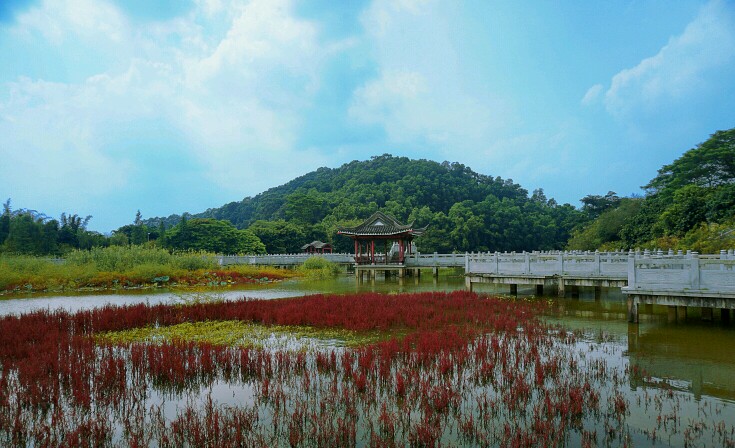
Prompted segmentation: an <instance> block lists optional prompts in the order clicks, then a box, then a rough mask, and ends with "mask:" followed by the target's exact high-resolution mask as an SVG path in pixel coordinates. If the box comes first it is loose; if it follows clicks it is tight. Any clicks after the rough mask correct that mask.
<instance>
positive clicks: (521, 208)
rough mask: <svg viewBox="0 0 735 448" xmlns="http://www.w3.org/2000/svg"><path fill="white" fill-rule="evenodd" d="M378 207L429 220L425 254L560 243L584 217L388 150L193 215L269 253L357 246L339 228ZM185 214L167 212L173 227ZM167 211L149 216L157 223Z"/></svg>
mask: <svg viewBox="0 0 735 448" xmlns="http://www.w3.org/2000/svg"><path fill="white" fill-rule="evenodd" d="M376 210H381V211H383V212H386V213H389V214H391V215H393V216H395V217H396V218H397V219H398V220H400V221H404V222H411V221H415V223H416V224H417V225H420V226H424V225H427V224H428V225H429V230H428V231H427V233H426V234H425V235H424V236H423V237H422V238H420V239H419V240H418V241H417V244H418V246H419V250H421V251H423V252H431V251H440V252H451V251H453V250H456V251H473V250H474V251H477V250H483V251H484V250H501V251H502V250H524V249H526V250H530V249H554V248H562V247H564V245H565V244H566V241H567V240H568V238H569V235H570V232H571V230H572V228H574V227H575V226H576V225H578V224H580V223H582V222H584V221H585V220H586V219H587V218H586V215H585V214H583V213H581V212H580V211H578V210H576V209H575V208H574V207H572V206H571V205H569V204H565V205H559V204H557V203H556V201H554V200H553V199H551V200H549V199H547V198H546V197H545V196H544V194H543V190H537V191H535V192H534V193H533V194H532V195H531V196H530V197H529V194H528V191H527V190H525V189H523V188H522V187H521V186H520V185H518V184H515V183H513V181H512V180H510V179H501V178H500V177H491V176H487V175H483V174H479V173H476V172H474V171H472V170H471V169H470V168H469V167H466V166H464V165H462V164H459V163H449V162H443V163H438V162H433V161H429V160H423V159H422V160H412V159H409V158H406V157H393V156H391V155H388V154H384V155H382V156H376V157H372V158H371V159H370V160H366V161H353V162H350V163H347V164H345V165H342V166H341V167H339V168H334V169H330V168H319V169H318V170H316V171H313V172H310V173H308V174H305V175H303V176H300V177H298V178H296V179H294V180H292V181H290V182H288V183H286V184H284V185H281V186H279V187H275V188H271V189H269V190H267V191H265V192H263V193H261V194H258V195H256V196H254V197H247V198H245V199H243V200H242V201H240V202H231V203H229V204H225V205H224V206H222V207H219V208H212V209H209V210H206V211H205V212H203V213H199V214H196V215H192V217H200V218H215V219H218V220H227V221H230V222H232V223H233V224H234V225H235V226H236V227H238V228H241V229H246V228H249V229H250V230H251V231H252V232H253V233H255V234H256V235H257V236H258V237H259V238H260V239H261V240H262V241H263V242H264V243H265V245H266V248H267V250H268V252H295V251H298V249H299V248H300V246H301V245H302V244H304V243H306V242H309V241H311V240H313V239H321V240H324V241H329V242H331V243H333V244H334V245H335V246H336V249H337V250H344V251H348V250H350V249H351V247H350V242H349V240H347V239H345V238H342V237H338V236H337V235H336V229H337V227H340V226H344V225H352V224H355V223H356V222H359V221H360V220H362V219H364V218H366V217H367V216H369V215H370V214H372V213H373V212H375V211H376ZM179 220H180V216H178V215H173V216H169V217H168V218H165V219H164V222H165V224H166V227H167V228H170V227H171V226H173V225H175V224H176V223H177V222H178V221H179ZM158 221H159V218H153V219H150V220H148V221H147V223H148V225H149V226H155V225H157V223H158Z"/></svg>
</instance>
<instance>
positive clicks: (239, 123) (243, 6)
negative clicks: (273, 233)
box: [0, 0, 351, 205]
mask: <svg viewBox="0 0 735 448" xmlns="http://www.w3.org/2000/svg"><path fill="white" fill-rule="evenodd" d="M225 12H226V14H225ZM207 27H214V28H224V31H223V32H222V33H221V35H220V36H221V37H220V38H218V39H214V40H213V38H212V35H213V34H212V33H211V30H210V29H207ZM30 33H33V34H38V35H40V36H42V38H43V39H44V40H45V42H46V43H47V44H48V45H49V46H51V47H58V46H60V45H63V44H65V43H68V42H71V41H77V40H79V39H82V38H83V39H84V40H85V43H84V45H85V46H87V47H88V48H89V49H90V52H92V53H94V52H104V53H106V54H110V55H111V65H110V66H109V67H108V68H107V69H104V70H102V71H92V72H90V73H89V74H88V76H87V77H86V79H83V80H81V81H74V82H47V81H44V80H31V79H21V80H17V81H15V82H11V83H9V84H8V85H7V86H8V90H7V93H8V95H6V96H7V98H8V99H7V100H2V99H0V135H4V136H8V137H4V139H3V141H2V142H0V157H2V158H3V160H4V161H7V163H3V168H2V169H1V170H0V172H2V177H3V180H2V182H1V183H0V186H3V185H9V186H11V187H12V188H13V189H16V190H18V189H19V190H28V191H30V190H32V189H34V188H37V187H36V186H35V185H34V184H37V180H38V179H40V178H44V179H48V182H49V183H51V184H54V185H57V186H58V187H56V188H55V191H56V193H57V194H60V195H64V196H65V197H66V198H67V199H69V198H73V197H74V196H75V195H77V196H79V195H90V196H93V197H102V196H104V195H105V194H107V193H109V192H111V191H115V190H121V189H125V188H126V187H128V186H129V183H130V182H131V179H132V178H133V177H132V176H133V174H134V173H135V172H136V170H138V169H139V168H141V165H142V164H144V163H146V162H145V158H140V157H141V154H138V153H135V151H132V152H130V153H126V152H124V151H121V150H120V146H121V142H120V141H111V139H112V138H119V139H122V140H126V139H125V138H124V136H125V135H126V132H127V131H128V129H127V126H129V125H130V126H136V124H135V123H139V122H161V123H164V125H165V126H166V127H170V128H172V129H174V131H172V132H174V133H178V134H179V136H181V137H182V140H183V141H184V142H185V144H183V145H182V144H181V141H178V142H175V143H171V145H179V146H178V147H173V146H172V147H169V148H165V149H167V150H169V151H178V152H179V153H180V154H181V157H182V158H186V159H194V160H198V161H199V163H200V165H201V167H202V169H203V171H204V174H203V175H204V177H205V178H208V179H210V180H211V181H212V182H214V183H216V184H218V185H220V186H221V187H222V188H223V189H225V190H229V191H231V192H236V193H237V194H238V195H239V194H242V193H243V191H248V190H250V189H254V188H261V189H264V188H267V187H270V186H272V185H273V183H274V182H280V181H286V180H288V179H289V178H291V177H294V176H296V175H300V174H303V172H304V171H306V170H308V169H311V168H315V167H316V166H315V164H325V163H326V160H325V159H324V157H323V156H320V154H319V151H318V150H316V149H315V150H309V151H302V150H301V149H300V148H297V147H296V140H297V137H298V133H299V131H300V129H301V126H302V123H301V120H302V116H301V112H302V111H303V109H304V108H306V107H308V106H309V104H310V102H311V101H312V97H313V93H314V91H315V90H316V88H317V87H318V85H319V72H320V70H321V67H322V65H323V64H324V62H325V60H326V59H328V58H330V57H332V56H333V55H335V54H337V53H339V52H341V51H344V49H345V48H348V47H349V45H351V44H350V43H349V42H326V43H321V42H319V35H318V29H317V27H316V26H315V25H314V24H313V23H311V22H309V21H307V20H302V19H299V18H297V17H295V14H294V13H293V11H292V5H291V1H289V0H253V1H250V2H248V3H243V2H239V1H235V2H232V3H229V2H222V1H213V0H202V1H200V2H198V4H197V6H196V8H195V9H194V11H193V12H191V13H190V14H189V15H187V16H184V17H178V18H175V19H172V20H170V21H167V22H152V23H144V24H133V23H131V22H129V21H128V20H127V18H126V17H125V16H124V15H123V14H122V13H121V12H120V11H119V10H118V9H117V8H116V7H115V6H114V5H112V4H111V3H108V2H106V1H104V0H94V1H93V0H65V1H51V0H48V1H45V2H44V3H42V4H41V5H39V6H37V7H34V8H32V9H31V10H29V11H28V12H27V13H26V14H24V15H22V16H21V17H19V19H18V24H17V25H16V26H15V28H14V29H13V31H12V34H13V35H14V36H15V37H18V36H20V37H21V40H22V39H23V38H24V37H23V35H24V34H25V35H26V36H27V35H29V34H30ZM215 35H216V33H215ZM52 51H53V50H52ZM87 62H88V61H84V60H82V61H67V63H78V64H79V65H80V67H84V66H85V64H86V63H87ZM2 97H3V96H2V95H0V98H2ZM130 131H131V132H134V131H135V128H131V129H130ZM111 144H112V145H111ZM122 145H123V146H124V145H125V142H123V143H122ZM115 146H117V147H116V148H115ZM155 150H156V149H154V148H147V149H139V150H137V151H139V152H140V151H142V152H145V151H155ZM28 173H33V175H29V174H28ZM36 176H37V177H36ZM34 177H35V178H34ZM70 179H76V181H70ZM151 182H154V180H153V179H151ZM80 185H81V186H82V187H83V188H80ZM45 188H47V187H45ZM251 191H252V190H251ZM254 192H256V193H257V192H258V190H256V191H254ZM212 205H216V204H212Z"/></svg>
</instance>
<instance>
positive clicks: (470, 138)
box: [0, 0, 735, 232]
mask: <svg viewBox="0 0 735 448" xmlns="http://www.w3.org/2000/svg"><path fill="white" fill-rule="evenodd" d="M733 80H735V1H734V0H712V1H703V0H677V1H675V2H672V1H669V0H651V1H645V0H628V1H615V2H610V1H603V0H599V1H597V0H591V1H587V2H579V1H560V2H548V1H542V0H539V1H528V2H517V1H514V0H507V1H505V0H476V1H469V0H468V1H466V2H455V1H448V0H447V1H434V0H355V1H339V2H334V1H331V0H324V1H311V0H309V1H306V0H252V1H230V0H194V1H190V2H186V1H183V0H167V1H160V2H150V1H147V0H130V1H123V0H120V1H113V0H14V1H13V0H11V1H8V0H3V1H2V2H0V160H2V163H1V164H0V199H2V200H3V201H4V200H5V199H6V198H11V199H12V201H13V205H14V206H15V207H24V208H31V209H36V210H39V211H43V212H45V213H47V214H48V215H50V216H54V217H58V215H59V214H61V212H67V213H77V214H79V215H82V216H84V215H92V216H93V219H92V221H91V223H90V228H92V229H95V230H99V231H102V232H108V231H110V230H113V229H115V228H117V227H119V226H121V225H124V224H127V223H130V222H132V220H133V218H134V216H135V212H136V210H138V209H140V210H141V212H142V214H143V216H144V217H152V216H166V215H169V214H171V213H181V212H183V211H189V212H199V211H203V210H205V209H207V208H209V207H218V206H220V205H222V204H224V203H226V202H230V201H237V200H241V199H242V198H243V197H245V196H253V195H256V194H258V193H260V192H262V191H264V190H266V189H267V188H270V187H273V186H277V185H280V184H283V183H285V182H287V181H288V180H290V179H292V178H294V177H296V176H299V175H302V174H304V173H307V172H309V171H311V170H314V169H316V168H318V167H320V166H327V167H333V168H334V167H338V166H340V165H341V164H343V163H345V162H349V161H351V160H364V159H367V158H369V157H370V156H373V155H380V154H383V153H391V154H394V155H402V156H408V157H411V158H426V159H431V160H436V161H439V162H441V161H444V160H448V161H452V162H460V163H464V164H465V165H468V166H470V167H471V168H473V169H474V170H475V171H478V172H480V173H483V174H488V175H492V176H501V177H503V178H512V179H513V180H514V181H515V182H517V183H520V184H521V185H522V186H523V187H525V188H526V189H528V190H529V191H532V190H533V189H535V188H543V189H544V190H545V192H546V194H547V196H549V197H554V198H556V199H557V200H558V201H560V202H570V203H572V204H574V205H579V202H578V201H579V199H580V198H582V197H584V196H585V195H587V194H605V193H606V192H607V191H608V190H614V191H616V192H617V193H618V194H621V195H629V194H632V193H640V192H641V191H640V189H639V187H640V186H641V185H643V184H645V183H647V181H648V180H650V179H651V178H652V177H653V176H655V174H656V170H657V169H658V168H660V167H661V166H662V165H663V164H666V163H670V162H671V161H673V160H674V159H675V158H677V157H679V156H680V155H681V154H682V153H683V152H684V151H686V150H687V149H690V148H692V147H694V146H695V145H696V144H697V143H700V142H702V141H704V140H706V139H707V138H708V136H709V135H710V134H712V133H714V132H715V131H717V130H721V129H730V128H732V127H735V82H734V81H733Z"/></svg>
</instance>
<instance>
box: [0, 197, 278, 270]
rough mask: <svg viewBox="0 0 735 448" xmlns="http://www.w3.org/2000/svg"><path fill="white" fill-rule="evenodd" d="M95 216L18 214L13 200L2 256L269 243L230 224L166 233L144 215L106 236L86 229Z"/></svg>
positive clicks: (192, 222) (0, 220)
mask: <svg viewBox="0 0 735 448" xmlns="http://www.w3.org/2000/svg"><path fill="white" fill-rule="evenodd" d="M91 218H92V217H91V216H87V217H85V218H82V217H80V216H78V215H76V214H66V213H62V214H61V217H60V218H59V219H58V220H57V219H53V218H50V217H48V216H46V215H43V214H41V213H38V212H36V211H34V210H27V209H19V210H13V209H12V208H11V206H10V200H9V199H8V200H7V201H6V202H5V203H4V205H3V214H2V216H0V252H4V253H10V254H24V255H47V256H61V255H63V254H65V253H67V252H69V251H72V250H75V249H82V250H84V249H92V248H94V247H107V246H125V245H151V246H157V247H163V248H167V249H170V250H171V251H188V250H193V251H206V252H217V253H248V254H263V253H265V245H264V244H263V243H262V242H261V241H260V239H258V237H256V236H255V235H254V234H253V233H252V232H250V231H249V230H240V229H237V228H236V227H235V226H233V225H232V224H231V223H229V222H227V221H218V220H215V219H207V218H198V219H187V216H186V215H185V216H184V217H183V219H181V220H180V221H179V223H178V224H177V225H176V226H174V227H172V228H170V229H166V227H165V224H164V223H163V221H160V222H159V224H158V225H156V226H149V225H146V224H145V223H144V222H143V219H142V216H141V213H140V211H138V213H137V214H136V216H135V219H134V220H133V223H132V224H129V225H125V226H122V227H120V228H119V229H117V230H115V231H113V232H112V234H111V235H109V236H106V235H102V234H101V233H99V232H94V231H90V230H88V229H87V224H88V223H89V221H90V219H91Z"/></svg>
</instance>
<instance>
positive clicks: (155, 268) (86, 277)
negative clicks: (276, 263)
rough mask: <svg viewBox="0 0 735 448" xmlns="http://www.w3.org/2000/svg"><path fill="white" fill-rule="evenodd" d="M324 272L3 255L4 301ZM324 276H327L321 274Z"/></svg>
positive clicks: (195, 261) (130, 253) (84, 255)
mask: <svg viewBox="0 0 735 448" xmlns="http://www.w3.org/2000/svg"><path fill="white" fill-rule="evenodd" d="M321 270H325V268H324V267H321V269H312V270H307V269H304V270H301V271H297V270H288V269H275V268H272V267H265V266H219V265H218V264H217V261H216V258H215V256H214V254H212V253H208V252H179V253H170V252H169V251H167V250H166V249H162V248H156V247H144V246H111V247H105V248H101V247H100V248H94V249H91V250H75V251H72V252H70V253H69V254H67V256H66V257H65V258H64V262H63V263H59V262H58V261H55V260H54V259H49V258H43V257H35V256H30V255H8V254H0V295H3V294H8V293H22V292H28V293H32V292H57V291H58V292H62V291H88V290H107V289H110V290H115V289H144V288H157V287H167V288H183V289H185V288H191V287H201V286H205V287H206V286H209V287H215V286H218V287H220V286H231V285H242V284H249V283H268V282H273V281H280V280H284V279H287V278H294V277H302V276H311V275H317V274H316V273H318V272H320V271H321ZM322 275H323V274H322Z"/></svg>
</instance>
